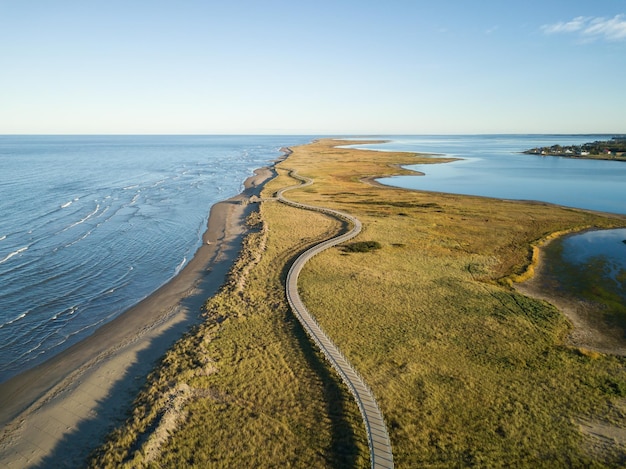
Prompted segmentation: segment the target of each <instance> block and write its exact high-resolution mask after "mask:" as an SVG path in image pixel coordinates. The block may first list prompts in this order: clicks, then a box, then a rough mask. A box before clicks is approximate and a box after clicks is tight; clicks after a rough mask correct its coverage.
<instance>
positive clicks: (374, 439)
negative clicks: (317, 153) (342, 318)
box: [276, 170, 393, 469]
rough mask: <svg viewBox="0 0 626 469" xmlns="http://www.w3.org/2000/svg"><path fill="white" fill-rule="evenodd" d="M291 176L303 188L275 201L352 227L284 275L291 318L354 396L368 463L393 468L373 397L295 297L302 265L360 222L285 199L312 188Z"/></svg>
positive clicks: (313, 250)
mask: <svg viewBox="0 0 626 469" xmlns="http://www.w3.org/2000/svg"><path fill="white" fill-rule="evenodd" d="M290 175H291V176H292V177H294V178H296V179H299V180H300V181H302V182H303V184H299V185H297V186H290V187H286V188H284V189H281V190H279V191H278V192H277V193H276V198H277V199H278V201H280V202H282V203H284V204H287V205H290V206H292V207H297V208H301V209H304V210H314V211H316V212H322V213H326V214H328V215H331V216H333V217H335V218H338V219H340V220H344V221H347V222H348V223H350V224H351V225H352V229H351V230H349V231H347V232H346V233H343V234H341V235H339V236H336V237H335V238H331V239H328V240H326V241H323V242H322V243H319V244H316V245H315V246H313V247H311V248H309V249H308V250H306V251H305V252H304V253H302V254H301V255H300V256H298V258H297V259H296V261H295V262H294V263H293V265H292V266H291V269H289V273H288V274H287V285H286V293H287V300H288V301H289V305H290V306H291V309H292V310H293V312H294V314H295V315H296V317H297V318H298V320H299V321H300V323H301V324H302V326H303V327H304V329H305V330H306V332H307V334H309V336H310V337H311V338H312V339H313V341H314V342H315V343H316V344H317V346H318V347H319V348H320V350H321V351H322V352H323V353H324V355H325V356H326V359H327V360H328V361H329V362H330V364H331V365H332V366H333V367H334V368H335V370H337V372H338V373H339V375H340V376H341V378H342V379H343V381H344V382H345V383H346V385H347V386H348V388H349V389H350V392H351V393H352V395H353V396H354V398H355V400H356V402H357V404H358V406H359V409H360V410H361V415H362V416H363V421H364V423H365V429H366V431H367V438H368V445H369V449H370V461H371V464H372V468H380V469H382V468H387V469H388V468H393V455H392V452H391V443H390V441H389V434H388V433H387V427H386V426H385V421H384V419H383V414H382V412H381V411H380V409H379V408H378V404H377V403H376V399H374V394H373V393H372V391H371V390H370V389H369V387H368V386H367V385H366V384H365V381H364V380H363V378H362V377H361V376H360V375H359V374H358V373H357V372H356V370H355V369H354V368H353V367H352V365H350V363H349V362H348V360H347V359H346V358H345V357H344V356H343V354H342V353H341V352H340V351H339V349H338V348H337V346H336V345H335V344H334V343H333V342H332V341H331V340H330V338H329V337H328V336H327V335H326V333H325V332H324V331H323V330H322V328H321V327H320V325H319V324H318V323H317V321H316V320H315V318H314V317H313V316H312V315H311V313H309V311H308V310H307V308H306V306H304V303H303V302H302V300H301V298H300V295H299V294H298V275H299V274H300V271H301V270H302V267H303V266H304V264H305V263H306V262H307V261H308V260H309V259H311V258H312V257H313V256H315V255H316V254H319V253H320V252H322V251H324V250H325V249H328V248H330V247H332V246H335V245H337V244H340V243H343V242H344V241H348V240H349V239H352V238H354V237H355V236H356V235H357V234H359V232H360V231H361V222H360V221H359V220H358V219H357V218H355V217H353V216H351V215H348V214H346V213H343V212H339V211H336V210H331V209H327V208H322V207H315V206H312V205H305V204H300V203H297V202H292V201H290V200H288V199H285V198H284V196H283V194H284V193H285V192H286V191H288V190H291V189H296V188H303V187H306V186H309V185H311V184H313V180H312V179H309V178H305V177H302V176H299V175H297V174H296V172H295V171H293V170H292V171H291V172H290Z"/></svg>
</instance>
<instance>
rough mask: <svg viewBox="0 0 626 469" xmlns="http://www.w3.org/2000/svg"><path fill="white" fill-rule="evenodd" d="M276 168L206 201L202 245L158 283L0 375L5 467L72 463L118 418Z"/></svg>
mask: <svg viewBox="0 0 626 469" xmlns="http://www.w3.org/2000/svg"><path fill="white" fill-rule="evenodd" d="M281 151H283V152H284V151H285V149H281ZM282 158H284V157H282ZM280 159H281V158H280V157H279V160H280ZM274 175H275V169H274V168H273V165H271V166H268V167H263V168H259V169H257V170H255V171H254V176H250V177H248V178H247V179H246V181H245V182H244V190H243V191H242V192H241V193H239V194H238V195H236V196H234V197H231V198H230V199H227V200H224V201H221V202H218V203H216V204H214V205H213V206H212V207H211V210H210V215H209V218H208V222H207V229H206V231H205V232H204V234H203V236H202V245H201V246H200V247H199V248H198V250H197V251H196V253H195V254H194V256H193V258H192V259H191V260H190V261H189V262H188V263H187V265H185V267H184V268H183V269H182V270H181V271H180V272H179V273H178V274H177V275H176V276H174V277H173V278H172V279H170V280H169V281H168V282H167V283H166V284H164V285H162V286H161V287H159V288H158V289H157V290H156V291H154V292H153V293H152V294H150V295H149V296H148V297H146V298H144V299H143V300H141V301H140V302H139V303H137V304H136V305H134V306H133V307H131V308H129V309H128V310H126V311H125V312H123V313H122V314H121V315H120V316H118V317H116V318H115V319H113V320H112V321H110V322H108V323H107V324H105V325H103V326H102V327H100V328H98V329H97V330H96V331H95V332H94V333H93V334H92V335H91V336H89V337H87V338H85V339H83V340H82V341H80V342H78V343H77V344H74V345H73V346H72V347H70V348H68V349H66V350H64V351H62V352H61V353H59V354H58V355H55V356H54V357H52V358H50V359H49V360H47V361H46V362H44V363H42V364H40V365H37V366H35V367H34V368H31V369H29V370H26V371H24V372H22V373H20V374H18V375H16V376H14V377H12V378H10V379H9V380H7V381H5V382H3V383H0V402H1V403H2V404H0V425H2V427H3V428H2V432H1V433H0V461H2V463H3V465H4V466H5V467H30V466H33V465H40V464H42V462H43V463H44V465H45V462H46V461H48V462H50V463H51V462H53V461H56V462H58V461H60V460H61V458H62V460H63V461H64V463H65V464H66V465H67V464H68V463H70V462H72V463H74V464H80V463H81V462H82V461H83V460H84V458H85V457H86V456H87V455H88V453H89V452H90V451H91V450H92V449H93V448H94V447H95V446H97V445H98V444H100V442H101V441H102V439H103V438H104V437H105V436H106V435H107V434H108V432H109V431H110V430H111V429H112V428H113V426H114V425H115V424H116V423H119V422H120V421H121V420H123V419H125V418H126V412H127V411H128V410H129V409H130V405H131V404H132V401H133V400H134V398H135V395H136V393H137V392H138V390H139V389H140V387H141V386H142V385H143V384H144V382H145V378H146V376H147V375H148V373H150V371H151V370H152V369H153V368H154V366H155V365H156V363H157V361H158V360H159V359H160V358H161V356H162V355H163V354H164V353H165V352H166V351H167V350H168V349H169V348H170V347H171V346H172V345H173V344H174V342H176V340H178V339H179V338H180V337H182V336H183V335H184V333H185V332H186V331H188V330H189V328H190V327H191V326H193V325H196V324H199V323H200V322H201V321H202V318H201V307H202V305H203V304H204V303H205V301H206V300H207V299H208V298H209V297H210V296H212V295H214V294H215V293H216V292H217V291H218V290H219V288H220V287H221V286H222V285H223V284H224V283H225V281H226V278H227V275H228V272H229V271H230V269H231V267H232V264H233V262H234V261H235V260H236V258H237V257H238V255H239V253H240V250H241V241H242V239H243V236H244V234H245V231H246V228H245V219H246V217H247V216H248V214H249V213H250V212H251V211H252V210H253V209H254V208H253V206H250V205H248V204H246V203H244V202H245V201H246V200H247V199H249V198H250V197H252V196H255V195H256V196H258V195H259V194H260V191H261V189H262V188H263V185H264V184H265V183H266V182H267V181H268V180H270V179H271V178H272V177H274ZM55 455H58V456H56V457H55Z"/></svg>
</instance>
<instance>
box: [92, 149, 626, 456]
mask: <svg viewBox="0 0 626 469" xmlns="http://www.w3.org/2000/svg"><path fill="white" fill-rule="evenodd" d="M335 143H336V142H332V143H331V142H329V141H324V140H322V141H319V142H316V143H313V144H310V145H306V146H302V147H298V148H296V149H294V150H295V151H294V153H293V154H292V155H291V156H290V157H289V158H288V159H287V160H286V161H285V162H283V163H281V164H279V165H278V167H277V170H278V173H279V175H278V177H277V178H275V179H274V180H272V181H270V182H269V183H268V184H267V186H266V188H265V190H264V196H265V197H271V195H272V194H273V193H274V192H275V191H276V190H278V189H279V188H281V187H285V186H288V185H293V184H295V183H296V181H294V180H293V179H291V178H290V177H289V176H288V169H296V170H297V171H298V173H299V174H300V175H302V176H308V177H311V178H313V179H314V180H315V184H313V185H312V186H310V187H307V188H303V189H302V190H294V191H291V192H289V193H288V196H289V198H292V199H294V200H298V201H302V202H304V203H307V204H312V205H321V206H325V207H330V208H336V209H339V210H343V211H346V212H349V213H351V214H353V215H355V216H356V217H358V218H359V219H360V220H361V221H362V222H363V227H364V229H363V232H362V233H361V234H360V235H359V236H358V237H357V238H356V239H355V240H354V241H355V242H368V243H370V242H371V244H370V245H371V246H376V247H380V248H379V249H371V250H369V249H365V250H364V251H366V252H358V250H356V251H357V252H350V251H348V250H345V249H343V248H342V247H336V248H332V249H330V250H328V251H326V252H324V253H323V254H321V255H319V256H316V257H315V258H314V259H313V260H312V261H311V262H310V263H309V264H307V266H306V267H305V269H304V271H303V272H302V275H301V293H302V296H303V299H304V301H305V303H306V304H307V306H308V307H309V310H310V311H311V312H312V313H313V314H314V315H315V316H316V317H317V318H318V320H319V322H320V323H321V324H322V326H323V327H324V328H325V330H326V331H327V332H328V333H329V335H330V336H331V337H332V338H333V339H334V340H335V342H336V343H337V345H338V346H339V347H340V348H341V349H342V351H343V352H344V353H345V354H346V356H347V357H348V358H349V359H350V360H351V361H352V363H353V364H354V365H355V367H356V368H357V369H358V370H359V371H360V372H361V374H362V375H363V376H364V378H365V379H366V381H367V382H368V384H369V385H370V387H371V388H372V390H373V391H374V393H375V395H376V396H377V398H378V400H379V404H380V406H381V409H382V410H383V412H384V414H385V416H386V419H387V423H388V426H389V431H390V436H391V441H392V444H393V448H394V457H395V462H396V467H454V466H457V467H466V466H476V467H504V466H507V467H511V466H512V467H572V466H573V467H616V466H619V465H621V464H624V463H625V462H626V459H625V455H626V447H625V446H624V445H623V444H622V443H621V442H620V440H619V439H616V440H614V441H611V440H610V439H608V440H598V439H595V438H592V437H590V436H589V435H588V434H587V433H585V432H584V431H583V427H581V424H583V423H584V424H588V423H593V424H602V425H603V428H604V427H607V428H610V429H612V430H613V431H615V432H618V433H619V432H620V431H625V432H626V419H625V417H626V401H625V398H626V371H625V368H624V364H625V360H624V359H623V358H619V357H614V356H607V355H602V354H599V353H592V352H590V351H587V350H580V349H575V348H572V347H569V346H568V345H567V335H568V333H569V331H570V324H569V323H568V321H567V320H566V319H565V318H564V316H563V315H562V314H561V313H559V311H557V310H556V309H555V308H553V307H552V306H550V305H549V304H547V303H544V302H541V301H537V300H533V299H530V298H527V297H525V296H522V295H520V294H519V293H516V292H515V291H514V290H513V289H512V288H511V287H510V285H511V280H512V279H514V278H520V276H522V277H523V276H524V275H528V272H529V269H528V268H529V265H531V263H532V260H533V246H535V245H537V244H539V243H540V242H541V240H543V239H545V238H547V237H549V236H550V235H551V234H552V233H555V232H561V231H575V230H580V229H583V228H587V227H593V226H597V227H613V226H625V225H626V221H625V220H624V219H623V218H619V217H609V216H602V215H598V214H591V213H588V212H583V211H577V210H572V209H565V208H559V207H555V206H551V205H547V204H536V203H534V204H533V203H521V202H512V201H499V200H493V199H486V198H479V197H466V196H457V195H449V194H435V193H426V192H414V191H405V190H399V189H393V188H386V187H382V186H376V185H372V184H369V183H367V182H363V180H364V178H368V177H371V176H379V175H390V174H398V173H400V172H403V170H401V169H398V167H397V165H398V164H409V163H416V162H420V163H424V162H435V160H433V159H424V158H420V157H419V156H416V155H410V154H401V153H377V152H371V151H358V150H347V149H339V148H334V147H333V146H332V145H333V144H335ZM252 223H254V224H255V228H254V232H253V234H251V235H250V236H249V238H248V245H247V246H246V247H245V249H244V253H243V256H242V258H241V259H240V262H239V265H238V268H236V269H235V271H234V275H233V279H232V281H231V283H230V284H229V285H228V286H227V287H226V288H225V289H224V290H223V291H222V292H221V293H220V294H219V295H217V296H216V297H214V298H212V299H211V300H209V302H208V303H207V322H206V324H205V325H203V326H202V327H200V328H198V330H196V331H193V333H191V334H189V336H188V337H186V338H185V339H183V340H182V341H180V342H179V344H177V346H176V347H174V348H173V349H172V351H171V352H170V353H169V354H168V356H167V357H166V358H165V359H164V361H163V364H162V365H161V367H160V368H159V369H157V370H156V371H155V372H154V374H153V376H152V377H151V380H150V382H149V383H148V385H147V387H146V389H145V391H144V392H143V394H142V396H140V397H139V399H138V401H137V407H136V409H135V412H134V415H133V416H132V417H131V418H130V419H129V421H128V422H127V424H126V425H125V426H124V427H122V428H120V429H118V430H117V431H116V432H115V433H114V434H113V435H112V437H111V440H110V442H109V443H108V444H107V445H106V446H105V447H103V448H102V449H101V450H100V451H99V452H98V453H97V454H96V455H95V458H94V460H93V461H92V464H93V466H97V467H107V466H108V467H113V466H116V467H117V466H119V465H120V464H121V463H122V462H126V463H127V465H128V467H141V466H142V465H143V466H145V467H151V466H154V467H176V466H178V467H180V466H194V465H195V466H197V467H207V466H209V467H211V466H213V467H253V466H256V467H285V466H287V467H367V466H368V464H369V461H368V454H367V443H366V441H365V433H364V430H363V428H362V423H361V422H360V416H359V414H358V409H357V408H356V405H355V404H354V403H353V402H352V401H351V398H350V396H349V394H348V392H347V390H345V389H344V387H343V386H342V384H341V383H340V382H339V381H338V378H337V377H336V375H335V374H334V373H333V372H332V371H331V370H329V367H328V366H327V365H326V363H325V362H324V361H323V359H322V358H320V356H319V355H318V354H317V353H316V352H315V351H314V350H313V349H312V346H311V344H310V342H309V341H308V339H307V338H306V337H305V335H304V334H303V332H302V330H301V329H300V327H299V326H298V324H297V323H295V321H294V318H293V317H292V315H291V313H290V312H289V311H288V308H287V307H286V305H285V300H284V299H283V286H282V283H281V282H282V280H283V278H284V274H285V272H286V268H287V266H288V264H289V262H290V261H291V260H293V258H294V256H295V255H296V254H297V253H299V252H301V251H302V250H303V249H304V248H305V247H306V246H308V245H310V244H311V243H313V242H314V241H315V240H316V239H319V238H321V237H323V236H326V235H328V234H331V233H333V232H336V231H337V230H338V229H340V226H339V224H338V223H337V222H336V221H334V220H332V219H329V218H328V217H326V216H323V215H321V214H318V213H311V212H307V211H302V210H297V209H294V208H290V207H287V206H285V205H282V204H279V203H276V202H265V203H263V204H262V206H261V210H260V216H258V217H256V218H255V219H254V220H252ZM376 243H377V244H376ZM261 253H262V255H260V254H261ZM530 272H532V270H531V271H530ZM168 432H169V433H168ZM168 434H171V437H169V438H167V435H168ZM159 435H160V436H159ZM159 438H160V439H159ZM151 441H152V443H150V442H151ZM155 442H156V443H158V444H155ZM159 447H160V448H161V449H160V450H155V449H154V448H159ZM151 458H152V459H151ZM151 461H152V462H151ZM157 461H158V464H157Z"/></svg>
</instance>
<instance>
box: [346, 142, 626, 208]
mask: <svg viewBox="0 0 626 469" xmlns="http://www.w3.org/2000/svg"><path fill="white" fill-rule="evenodd" d="M610 137H611V136H610V135H444V136H407V137H395V136H394V137H390V138H389V139H390V141H389V142H388V143H383V144H376V145H357V147H358V148H366V149H372V150H379V151H380V150H382V151H410V152H424V153H436V154H439V155H445V156H449V157H455V158H460V160H459V161H455V162H451V163H444V164H434V165H433V164H428V165H424V164H421V165H410V166H407V168H409V169H412V170H415V171H419V172H421V173H424V174H425V175H424V176H394V177H389V178H382V179H380V180H379V181H380V182H381V183H383V184H387V185H391V186H396V187H402V188H406V189H417V190H425V191H435V192H448V193H453V194H466V195H478V196H485V197H495V198H502V199H518V200H537V201H543V202H550V203H555V204H559V205H564V206H568V207H576V208H584V209H590V210H598V211H605V212H612V213H620V214H626V162H623V161H603V160H587V159H575V158H564V157H556V156H538V155H526V154H523V153H521V152H523V151H524V150H528V149H530V148H535V147H541V146H551V145H555V144H561V145H579V144H583V143H586V142H593V141H596V140H606V139H608V138H610Z"/></svg>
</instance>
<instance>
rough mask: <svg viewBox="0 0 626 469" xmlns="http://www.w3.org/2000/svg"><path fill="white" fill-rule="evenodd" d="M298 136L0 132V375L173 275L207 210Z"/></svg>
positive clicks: (66, 342) (35, 360)
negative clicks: (16, 134) (30, 133)
mask: <svg viewBox="0 0 626 469" xmlns="http://www.w3.org/2000/svg"><path fill="white" fill-rule="evenodd" d="M310 140H311V137H304V136H6V135H5V136H0V382H2V381H5V380H6V379H8V378H10V377H11V376H14V375H15V374H17V373H19V372H21V371H24V370H26V369H28V368H31V367H33V366H35V365H37V364H39V363H41V362H43V361H45V360H46V359H47V358H49V357H51V356H53V355H55V354H57V353H59V352H60V351H62V350H64V349H66V348H68V347H69V346H71V345H72V344H74V343H76V342H78V341H80V340H81V339H83V338H85V337H87V336H88V335H90V334H91V333H93V331H94V330H95V329H96V328H98V327H99V326H101V325H102V324H104V323H106V322H107V321H110V320H111V319H113V318H114V317H116V316H118V315H119V314H121V313H122V312H124V311H125V310H126V309H128V308H129V307H131V306H133V305H134V304H136V303H137V302H139V301H140V300H141V299H143V298H145V297H146V296H148V295H149V294H150V293H152V292H153V291H155V290H156V289H157V288H158V287H160V286H161V285H163V284H164V283H166V282H167V281H168V280H169V279H171V278H172V277H173V276H174V275H176V273H177V272H178V271H180V269H181V268H182V267H183V266H184V265H185V264H186V263H187V262H188V260H189V259H191V258H192V257H193V255H194V253H195V251H196V250H197V249H198V247H199V246H200V243H201V236H202V234H203V233H204V231H205V229H206V223H207V219H208V215H209V211H210V208H211V206H212V205H213V204H215V203H216V202H219V201H221V200H225V199H228V198H230V197H232V196H234V195H236V194H238V193H239V192H241V190H242V189H243V182H244V180H245V179H246V178H247V177H248V176H251V175H252V174H253V170H254V169H256V168H259V167H261V166H266V165H268V164H270V163H271V162H272V161H273V160H275V159H276V158H278V157H280V156H281V155H282V153H281V152H280V148H281V147H284V146H291V145H298V144H304V143H307V142H309V141H310Z"/></svg>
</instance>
